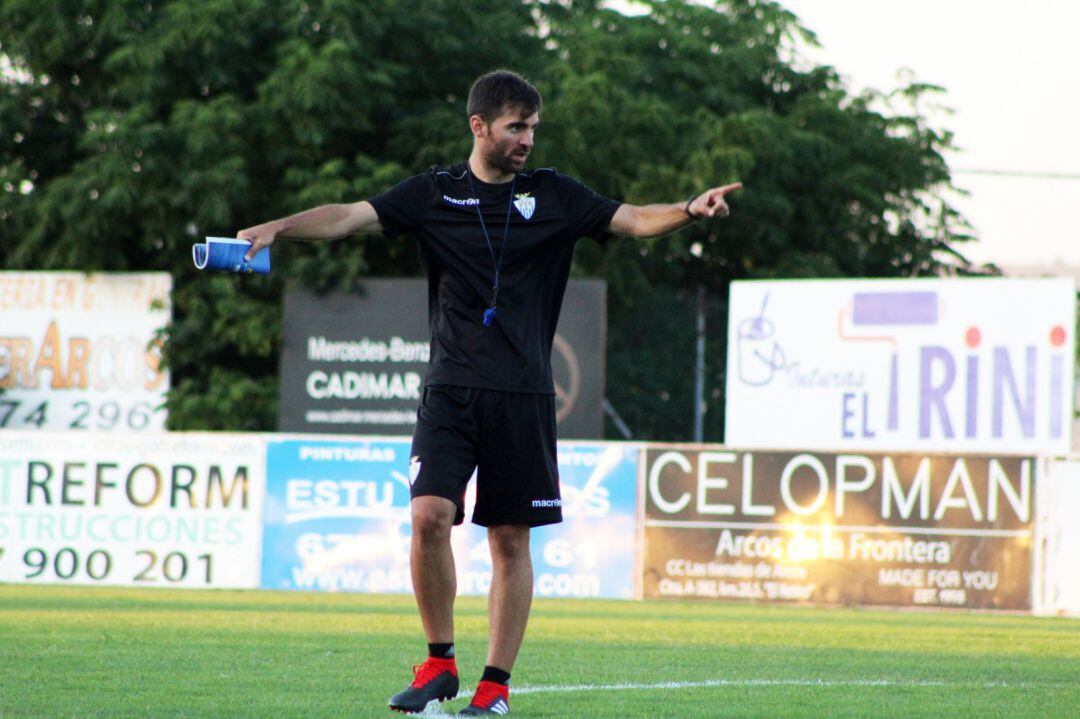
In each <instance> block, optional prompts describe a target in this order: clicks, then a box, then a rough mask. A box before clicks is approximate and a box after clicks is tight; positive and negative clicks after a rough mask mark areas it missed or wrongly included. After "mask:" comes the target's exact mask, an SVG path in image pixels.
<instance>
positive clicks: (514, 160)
mask: <svg viewBox="0 0 1080 719" xmlns="http://www.w3.org/2000/svg"><path fill="white" fill-rule="evenodd" d="M484 159H485V160H486V161H487V163H488V164H489V165H490V166H491V167H494V168H496V169H498V170H499V172H505V173H507V174H509V175H516V174H517V173H519V172H521V171H522V170H523V169H524V168H525V161H526V160H528V155H525V156H524V157H515V156H514V155H513V154H504V153H501V152H498V151H496V152H492V153H489V154H487V155H486V156H485V157H484Z"/></svg>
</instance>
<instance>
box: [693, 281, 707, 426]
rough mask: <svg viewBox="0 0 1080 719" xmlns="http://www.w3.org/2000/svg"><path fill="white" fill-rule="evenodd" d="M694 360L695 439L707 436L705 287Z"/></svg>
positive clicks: (699, 300) (699, 303)
mask: <svg viewBox="0 0 1080 719" xmlns="http://www.w3.org/2000/svg"><path fill="white" fill-rule="evenodd" d="M695 355H696V358H695V362H694V441H695V442H701V441H703V439H704V437H705V287H704V286H701V287H698V291H697V345H696V347H695Z"/></svg>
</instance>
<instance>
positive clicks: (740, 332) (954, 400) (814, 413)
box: [725, 278, 1076, 454]
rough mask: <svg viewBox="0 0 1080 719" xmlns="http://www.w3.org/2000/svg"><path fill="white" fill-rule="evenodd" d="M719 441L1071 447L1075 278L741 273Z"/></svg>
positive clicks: (964, 448) (1010, 449) (887, 447)
mask: <svg viewBox="0 0 1080 719" xmlns="http://www.w3.org/2000/svg"><path fill="white" fill-rule="evenodd" d="M730 308H731V310H730V316H729V323H728V325H729V326H728V364H727V366H728V373H727V378H728V379H727V414H726V432H725V442H726V443H727V444H729V445H733V446H748V447H761V448H784V447H807V448H814V449H839V450H844V449H860V450H875V449H877V450H881V451H898V450H910V451H919V452H925V451H944V452H1005V453H1020V454H1029V453H1030V454H1036V453H1059V454H1064V453H1066V452H1068V451H1069V445H1070V442H1071V432H1072V429H1071V428H1072V416H1073V413H1072V399H1073V391H1072V381H1073V380H1072V378H1073V375H1074V363H1075V341H1076V338H1075V328H1076V287H1075V285H1074V283H1073V281H1072V279H1042V280H1038V279H1031V280H1013V279H1001V278H968V279H948V280H938V279H926V280H822V281H817V280H814V281H783V282H772V281H769V282H735V283H733V284H732V287H731V302H730Z"/></svg>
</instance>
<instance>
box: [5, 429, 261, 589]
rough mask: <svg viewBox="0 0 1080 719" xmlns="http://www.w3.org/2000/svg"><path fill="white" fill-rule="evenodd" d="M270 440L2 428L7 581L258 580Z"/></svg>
mask: <svg viewBox="0 0 1080 719" xmlns="http://www.w3.org/2000/svg"><path fill="white" fill-rule="evenodd" d="M264 462H265V449H264V441H263V440H262V439H261V438H259V437H258V436H257V435H237V434H230V435H213V434H202V433H190V434H189V433H175V434H145V435H128V436H121V435H116V434H107V433H98V432H86V433H81V432H80V433H74V432H65V433H51V432H50V433H36V432H3V433H0V582H23V583H40V584H102V585H106V584H107V585H124V586H163V587H189V588H204V589H205V588H254V587H257V586H258V584H259V571H258V570H259V548H260V540H261V526H262V506H263V493H262V489H263V482H262V477H263V473H264V470H265V468H264Z"/></svg>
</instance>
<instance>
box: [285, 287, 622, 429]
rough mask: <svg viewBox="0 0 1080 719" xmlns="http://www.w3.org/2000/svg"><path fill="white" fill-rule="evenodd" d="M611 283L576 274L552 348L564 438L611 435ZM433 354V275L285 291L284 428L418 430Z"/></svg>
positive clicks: (557, 406) (559, 418)
mask: <svg viewBox="0 0 1080 719" xmlns="http://www.w3.org/2000/svg"><path fill="white" fill-rule="evenodd" d="M605 326H606V322H605V310H604V283H603V282H600V281H571V282H570V284H569V285H568V287H567V289H566V298H565V300H564V312H563V314H562V317H561V319H560V321H559V328H558V333H557V335H556V337H555V345H554V349H553V351H552V364H553V370H554V374H555V385H556V412H557V419H558V421H559V436H560V437H575V438H596V437H601V436H602V435H603V414H602V412H603V410H602V407H601V398H602V397H603V376H604V363H603V358H604V328H605ZM429 356H430V348H429V332H428V307H427V283H426V282H425V281H424V280H414V279H393V280H388V279H383V280H365V281H364V282H363V284H362V286H361V287H360V290H359V292H357V293H354V294H345V293H330V294H326V295H317V294H315V293H311V292H307V291H303V290H292V291H290V292H288V293H287V294H286V296H285V328H284V346H283V348H282V353H281V397H280V402H279V414H278V426H279V429H281V430H283V431H295V432H331V433H347V434H380V435H410V434H412V431H413V426H414V424H415V423H416V407H417V405H418V404H419V403H420V395H421V392H422V391H423V381H424V373H425V371H426V369H427V362H428V358H429Z"/></svg>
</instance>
